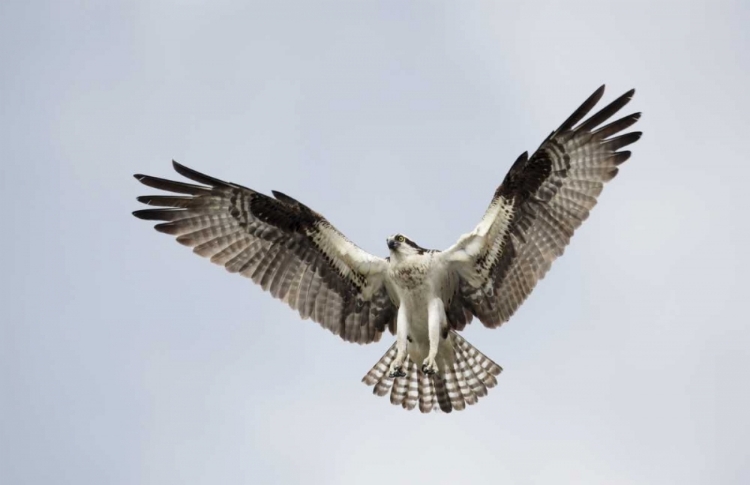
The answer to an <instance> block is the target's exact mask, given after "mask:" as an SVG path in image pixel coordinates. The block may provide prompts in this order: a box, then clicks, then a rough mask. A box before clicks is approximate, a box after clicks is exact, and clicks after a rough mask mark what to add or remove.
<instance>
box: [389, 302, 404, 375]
mask: <svg viewBox="0 0 750 485" xmlns="http://www.w3.org/2000/svg"><path fill="white" fill-rule="evenodd" d="M408 337H409V320H408V318H407V317H406V308H405V307H404V305H401V306H400V307H398V316H397V317H396V358H395V359H393V362H391V366H390V369H389V374H388V377H404V376H406V372H404V369H403V367H404V361H405V360H406V346H407V339H408Z"/></svg>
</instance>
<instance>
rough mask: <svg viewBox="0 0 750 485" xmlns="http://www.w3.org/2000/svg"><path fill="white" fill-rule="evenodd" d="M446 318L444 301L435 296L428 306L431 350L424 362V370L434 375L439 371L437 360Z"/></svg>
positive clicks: (428, 330) (428, 331) (428, 333)
mask: <svg viewBox="0 0 750 485" xmlns="http://www.w3.org/2000/svg"><path fill="white" fill-rule="evenodd" d="M444 320H445V307H444V306H443V301H442V300H440V299H439V298H435V299H434V300H432V301H431V302H430V304H429V305H428V306H427V335H428V337H429V339H430V351H429V353H428V354H427V358H426V359H425V360H424V362H422V372H424V373H425V374H428V375H432V374H435V373H437V372H438V366H437V363H436V362H435V357H437V353H438V347H439V345H440V330H441V327H442V324H443V321H444Z"/></svg>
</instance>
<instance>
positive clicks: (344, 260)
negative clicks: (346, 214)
mask: <svg viewBox="0 0 750 485" xmlns="http://www.w3.org/2000/svg"><path fill="white" fill-rule="evenodd" d="M173 165H174V169H175V170H176V171H177V172H178V173H179V174H181V175H183V176H185V177H187V178H189V179H191V180H193V181H195V182H198V183H199V184H203V185H194V184H187V183H182V182H174V181H171V180H164V179H160V178H156V177H150V176H147V175H135V178H136V179H138V180H139V181H140V182H141V183H143V184H144V185H147V186H149V187H153V188H156V189H161V190H166V191H169V192H173V193H176V194H179V195H149V196H143V197H138V200H139V201H140V202H143V203H145V204H148V205H153V206H157V207H159V208H158V209H145V210H139V211H136V212H134V213H133V215H134V216H136V217H138V218H140V219H146V220H156V221H164V222H162V223H160V224H157V225H156V226H155V229H156V230H157V231H159V232H163V233H166V234H171V235H174V236H177V241H178V242H179V243H181V244H184V245H185V246H190V247H192V248H193V252H195V253H196V254H198V255H200V256H203V257H206V258H210V260H211V262H213V263H216V264H220V265H222V266H224V267H225V268H226V269H227V270H228V271H229V272H231V273H239V274H241V275H242V276H246V277H248V278H251V279H252V280H253V281H254V282H255V283H257V284H259V285H260V286H261V287H262V288H263V289H264V290H266V291H269V292H270V293H271V295H273V296H274V297H275V298H278V299H280V300H282V301H284V302H286V303H287V304H288V305H289V306H290V307H292V308H293V309H295V310H298V311H299V314H300V316H301V317H302V318H303V319H306V318H311V319H313V320H314V321H316V322H318V323H320V324H321V325H322V326H323V327H325V328H327V329H328V330H330V331H331V332H333V333H335V334H336V335H339V336H340V337H341V338H343V339H344V340H347V341H350V342H357V343H360V344H363V343H369V342H375V341H377V340H378V339H379V338H380V336H381V335H382V333H383V331H384V330H385V328H386V327H388V328H389V329H390V330H391V331H392V332H393V329H394V326H395V322H394V319H395V315H396V307H395V306H394V305H393V303H392V302H391V300H390V298H389V297H388V294H387V292H386V289H385V286H384V284H383V281H384V276H385V271H386V270H387V262H386V261H385V260H384V259H382V258H378V257H375V256H373V255H371V254H369V253H367V252H366V251H364V250H362V249H360V248H359V247H357V246H356V245H355V244H354V243H352V242H351V241H349V240H348V239H347V238H346V237H345V236H344V235H343V234H341V233H340V232H339V231H338V230H336V228H335V227H333V226H332V225H331V224H330V223H329V222H328V221H327V220H326V219H325V218H324V217H323V216H321V215H320V214H318V213H317V212H315V211H313V210H312V209H310V208H309V207H307V206H305V205H303V204H301V203H300V202H298V201H296V200H294V199H292V198H291V197H289V196H287V195H284V194H282V193H280V192H276V191H274V192H273V195H274V197H269V196H266V195H263V194H261V193H258V192H256V191H254V190H252V189H248V188H246V187H242V186H240V185H237V184H233V183H228V182H224V181H222V180H218V179H215V178H213V177H209V176H207V175H204V174H202V173H199V172H196V171H195V170H191V169H189V168H187V167H185V166H183V165H180V164H179V163H177V162H173Z"/></svg>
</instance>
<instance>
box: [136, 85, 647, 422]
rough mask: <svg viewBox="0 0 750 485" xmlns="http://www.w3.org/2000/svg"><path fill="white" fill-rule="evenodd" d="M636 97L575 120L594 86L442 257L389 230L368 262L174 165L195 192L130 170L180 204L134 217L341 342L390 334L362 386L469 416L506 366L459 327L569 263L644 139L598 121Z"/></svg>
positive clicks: (286, 203)
mask: <svg viewBox="0 0 750 485" xmlns="http://www.w3.org/2000/svg"><path fill="white" fill-rule="evenodd" d="M634 92H635V91H634V90H631V91H628V92H627V93H625V94H623V95H622V96H620V97H619V98H617V99H616V100H615V101H613V102H612V103H610V104H609V105H607V106H606V107H604V108H602V109H601V110H600V111H598V112H597V113H595V114H594V115H592V116H590V117H589V118H588V119H586V120H585V121H583V122H581V120H583V119H584V117H586V115H588V113H589V112H590V111H591V110H592V109H593V107H594V106H595V105H596V104H597V102H598V101H599V100H600V99H601V97H602V95H603V93H604V86H602V87H600V88H599V89H597V90H596V92H594V93H593V94H592V95H591V96H590V97H589V98H588V99H587V100H586V101H585V102H584V103H583V104H582V105H581V106H580V107H579V108H578V109H577V110H575V112H574V113H573V114H572V115H570V117H569V118H568V119H567V120H565V122H564V123H563V124H562V125H560V127H559V128H558V129H557V130H555V131H553V132H552V134H550V135H549V136H548V137H547V139H546V140H544V142H543V143H542V144H541V146H540V147H539V148H538V149H537V151H536V152H535V153H534V154H533V155H532V156H531V157H529V156H528V154H527V153H523V154H522V155H521V156H520V157H518V159H517V160H516V161H515V163H514V164H513V165H512V166H511V168H510V171H509V172H508V174H507V175H506V177H505V179H504V180H503V182H502V184H501V185H500V186H499V187H498V188H497V190H496V191H495V194H494V197H493V198H492V201H491V202H490V205H489V207H488V208H487V210H486V212H485V213H484V216H483V217H482V219H481V221H480V222H479V224H478V225H477V226H476V227H475V228H474V230H473V231H471V232H470V233H468V234H465V235H463V236H461V237H460V238H459V239H458V242H456V244H454V245H453V246H451V247H449V248H448V249H446V250H444V251H436V250H431V249H425V248H423V247H421V246H420V245H418V244H417V243H415V242H414V241H412V240H411V239H409V238H408V237H406V236H404V235H403V234H395V235H392V236H390V237H388V238H387V245H388V249H389V252H390V255H389V257H387V258H380V257H377V256H373V255H372V254H369V253H367V252H366V251H364V250H362V249H360V248H359V247H357V246H356V245H355V244H354V243H352V242H351V241H350V240H349V239H347V238H346V237H345V236H344V235H343V234H342V233H340V232H339V231H338V230H337V229H336V228H335V227H333V225H332V224H331V223H329V222H328V221H327V220H326V219H325V218H324V217H323V216H322V215H320V214H318V213H317V212H315V211H314V210H312V209H311V208H309V207H307V206H306V205H304V204H302V203H301V202H299V201H297V200H295V199H293V198H292V197H289V196H288V195H284V194H282V193H281V192H277V191H272V194H273V197H269V196H267V195H264V194H261V193H259V192H256V191H255V190H253V189H249V188H247V187H243V186H241V185H239V184H235V183H230V182H224V181H222V180H219V179H216V178H213V177H210V176H208V175H204V174H202V173H199V172H196V171H195V170H191V169H189V168H187V167H185V166H183V165H180V164H179V163H177V162H173V166H174V169H175V170H176V171H177V173H179V174H180V175H183V176H185V177H187V178H188V179H190V180H192V181H194V182H197V183H198V184H200V185H196V184H188V183H183V182H174V181H171V180H165V179H161V178H157V177H151V176H147V175H135V178H136V179H138V180H139V181H140V182H141V183H143V184H144V185H147V186H149V187H153V188H155V189H161V190H166V191H169V192H173V193H175V194H179V195H149V196H143V197H138V200H139V201H140V202H143V203H145V204H148V205H152V206H157V207H159V208H157V209H145V210H139V211H136V212H134V213H133V215H135V216H136V217H138V218H140V219H146V220H156V221H162V222H161V223H159V224H157V225H156V226H155V228H156V230H157V231H159V232H163V233H167V234H171V235H174V236H177V241H178V242H179V243H181V244H184V245H186V246H190V247H192V248H193V251H194V252H195V253H197V254H199V255H200V256H204V257H206V258H209V259H210V260H211V262H213V263H216V264H219V265H221V266H224V267H225V268H226V269H227V270H228V271H229V272H231V273H239V274H241V275H242V276H246V277H248V278H251V279H252V280H253V281H254V282H255V283H257V284H259V285H260V286H261V287H262V288H263V289H264V290H266V291H269V292H270V293H271V295H273V296H274V297H275V298H278V299H280V300H282V301H284V302H286V303H287V304H288V305H289V306H290V307H291V308H292V309H295V310H297V311H298V312H299V315H300V317H302V318H303V319H307V318H311V319H312V320H314V321H316V322H318V323H320V324H321V325H322V326H323V327H325V328H327V329H328V330H330V331H331V332H333V333H334V334H336V335H338V336H339V337H341V338H342V339H344V340H346V341H349V342H357V343H359V344H366V343H370V342H376V341H378V340H379V339H380V337H381V336H382V334H383V332H385V331H386V330H388V331H389V332H390V333H391V334H394V333H395V334H396V342H395V343H394V344H393V345H392V346H391V347H390V349H389V350H388V351H387V352H386V353H385V355H383V357H382V358H381V359H380V360H379V361H378V362H377V363H376V364H375V366H374V367H373V368H372V369H371V370H370V371H369V372H368V373H367V375H365V377H364V378H363V379H362V380H363V382H364V383H366V384H367V385H370V386H374V393H375V394H377V395H379V396H383V395H386V394H388V393H390V399H391V402H392V403H393V404H396V405H400V406H402V407H404V408H405V409H413V408H415V407H416V406H417V404H419V409H420V411H422V412H425V413H426V412H429V411H431V410H433V409H435V410H437V409H440V410H442V411H445V412H450V411H452V410H453V409H455V410H461V409H464V408H465V406H466V405H467V404H474V403H476V402H477V400H478V399H479V398H480V397H482V396H485V395H486V394H487V389H488V388H491V387H493V386H494V385H495V384H496V383H497V379H496V376H497V375H498V374H499V373H500V372H501V370H502V369H501V367H500V366H499V365H497V364H496V363H495V362H493V361H492V360H491V359H489V358H488V357H487V356H485V355H484V354H482V353H481V352H479V351H478V350H477V349H476V348H474V347H473V346H472V345H471V344H469V343H468V342H467V341H466V340H464V339H463V338H462V337H461V336H460V335H459V334H458V333H457V332H458V331H460V330H462V329H463V328H464V327H465V326H466V325H467V324H468V323H469V322H471V320H472V319H473V318H477V319H478V320H479V321H480V322H482V324H484V325H485V326H486V327H489V328H495V327H498V326H500V325H501V324H502V323H503V322H506V321H507V320H508V319H509V318H510V317H511V316H512V315H513V313H514V312H515V311H516V309H518V307H519V306H520V305H521V303H522V302H523V301H524V300H525V299H526V297H527V296H528V295H529V293H531V290H532V289H533V288H534V286H535V285H536V283H537V281H539V280H540V279H541V278H543V277H544V275H545V273H546V272H547V270H548V269H549V267H550V265H551V263H552V261H554V260H555V259H556V258H557V257H559V256H560V255H562V254H563V251H564V248H565V246H566V245H567V244H568V242H569V241H570V238H571V236H572V235H573V232H574V231H575V229H576V228H578V226H579V225H580V224H581V222H583V221H584V220H585V219H586V218H587V217H588V215H589V211H590V210H591V209H592V208H593V207H594V205H595V204H596V200H597V196H598V195H599V193H600V192H601V191H602V187H603V185H604V183H605V182H607V181H609V180H611V179H612V178H613V177H614V176H615V175H616V174H617V170H618V168H617V167H618V166H619V165H620V164H621V163H623V162H624V161H625V160H627V159H628V158H629V157H630V152H629V151H621V150H620V149H621V148H623V147H625V146H627V145H630V144H631V143H634V142H635V141H637V140H638V139H639V138H640V137H641V133H640V132H630V133H625V134H621V132H623V130H626V129H627V128H628V127H630V126H631V125H633V124H634V123H635V122H636V121H637V120H638V119H639V118H640V113H633V114H630V115H628V116H625V117H622V118H620V119H618V120H616V121H613V122H610V123H609V124H606V125H604V126H602V125H603V124H604V123H605V122H607V120H609V119H610V118H611V117H612V116H613V115H614V114H615V113H617V112H618V111H619V110H620V109H621V108H622V107H623V106H625V105H626V104H627V103H628V102H629V101H630V99H631V98H632V96H633V94H634ZM579 122H580V124H579Z"/></svg>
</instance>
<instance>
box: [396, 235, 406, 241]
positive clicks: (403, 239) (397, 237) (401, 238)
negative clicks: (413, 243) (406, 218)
mask: <svg viewBox="0 0 750 485" xmlns="http://www.w3.org/2000/svg"><path fill="white" fill-rule="evenodd" d="M396 241H398V242H400V243H402V242H404V241H406V238H405V237H404V236H396Z"/></svg>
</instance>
